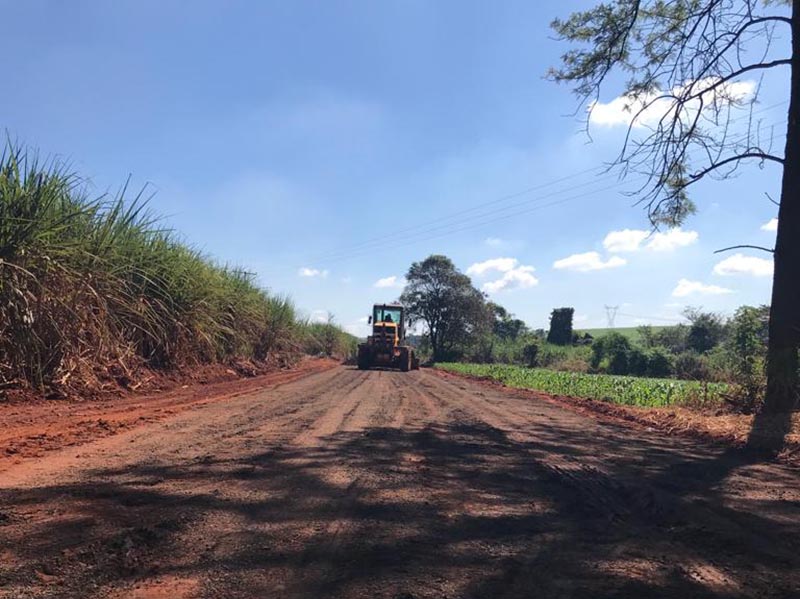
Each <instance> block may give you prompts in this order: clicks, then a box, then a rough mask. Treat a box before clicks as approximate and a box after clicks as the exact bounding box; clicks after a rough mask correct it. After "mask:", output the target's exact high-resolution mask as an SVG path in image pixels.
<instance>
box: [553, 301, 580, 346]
mask: <svg viewBox="0 0 800 599" xmlns="http://www.w3.org/2000/svg"><path fill="white" fill-rule="evenodd" d="M574 313H575V308H556V309H554V310H553V311H552V312H551V313H550V330H549V331H548V333H547V342H548V343H553V344H555V345H570V344H571V343H572V315H573V314H574Z"/></svg>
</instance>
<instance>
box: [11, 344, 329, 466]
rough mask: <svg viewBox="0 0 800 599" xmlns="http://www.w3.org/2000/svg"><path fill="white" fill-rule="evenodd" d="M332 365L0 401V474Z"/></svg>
mask: <svg viewBox="0 0 800 599" xmlns="http://www.w3.org/2000/svg"><path fill="white" fill-rule="evenodd" d="M338 364H339V362H337V361H335V360H330V359H324V358H308V359H305V360H301V361H300V362H299V363H298V364H297V365H296V366H295V367H293V368H290V369H282V370H275V371H273V372H268V373H266V374H260V375H257V376H249V377H247V378H243V377H242V375H241V373H238V372H236V371H234V370H232V369H230V368H227V367H218V368H207V369H204V370H202V371H200V372H195V373H192V376H184V377H183V378H172V379H169V380H163V381H161V383H162V384H164V385H166V386H168V387H169V388H170V389H168V390H166V391H164V390H162V391H158V392H155V393H153V392H150V393H133V392H128V393H124V394H120V392H119V390H117V392H115V393H105V394H101V395H100V396H99V397H95V398H90V399H86V400H76V399H43V398H41V397H39V398H37V397H36V396H35V395H33V394H26V395H24V396H21V397H18V398H16V399H11V400H9V401H5V402H0V471H2V470H3V469H5V468H7V467H9V466H10V465H12V464H14V463H17V462H19V461H21V460H22V459H23V458H29V457H39V456H42V455H44V454H45V452H48V451H53V450H56V449H60V448H62V447H67V446H74V445H80V444H82V443H86V442H89V441H92V440H94V439H98V438H102V437H107V436H109V435H113V434H115V433H118V432H121V431H125V430H129V429H131V428H133V427H136V426H141V425H144V424H148V423H152V422H156V421H158V420H162V419H164V418H166V417H168V416H171V415H174V414H177V413H179V412H181V411H183V410H187V409H190V408H192V407H197V406H200V405H203V404H205V403H208V402H210V401H214V402H216V401H225V400H226V399H230V398H233V397H236V396H238V395H241V394H243V393H248V392H252V391H253V390H256V389H264V388H274V387H275V386H277V385H281V384H286V383H288V382H291V381H293V380H297V379H298V378H301V377H303V376H307V375H309V374H312V373H314V372H320V371H323V370H326V369H329V368H334V367H336V366H337V365H338ZM248 374H250V373H248Z"/></svg>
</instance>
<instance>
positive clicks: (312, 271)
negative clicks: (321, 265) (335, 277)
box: [297, 266, 328, 279]
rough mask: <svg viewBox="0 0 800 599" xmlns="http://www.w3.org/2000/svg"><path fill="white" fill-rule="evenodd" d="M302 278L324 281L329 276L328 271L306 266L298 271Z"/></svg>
mask: <svg viewBox="0 0 800 599" xmlns="http://www.w3.org/2000/svg"><path fill="white" fill-rule="evenodd" d="M297 274H299V275H300V276H301V277H322V278H323V279H324V278H325V277H327V276H328V271H327V270H317V269H316V268H308V267H306V266H304V267H303V268H301V269H300V270H299V271H297Z"/></svg>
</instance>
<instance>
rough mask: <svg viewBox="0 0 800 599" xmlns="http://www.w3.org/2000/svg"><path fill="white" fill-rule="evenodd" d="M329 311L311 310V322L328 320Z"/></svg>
mask: <svg viewBox="0 0 800 599" xmlns="http://www.w3.org/2000/svg"><path fill="white" fill-rule="evenodd" d="M329 317H330V312H328V311H327V310H313V311H312V312H311V317H310V318H311V322H328V318H329Z"/></svg>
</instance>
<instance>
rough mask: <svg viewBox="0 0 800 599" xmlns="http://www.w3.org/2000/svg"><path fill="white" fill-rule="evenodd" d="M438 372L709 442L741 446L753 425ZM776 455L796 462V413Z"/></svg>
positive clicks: (722, 414) (799, 460)
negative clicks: (551, 393)
mask: <svg viewBox="0 0 800 599" xmlns="http://www.w3.org/2000/svg"><path fill="white" fill-rule="evenodd" d="M433 372H435V373H436V374H437V375H438V376H441V377H442V378H445V379H466V380H470V381H473V382H475V383H477V384H479V385H486V386H489V387H493V388H496V389H502V390H503V391H505V392H507V393H513V394H516V395H518V396H524V397H530V398H531V399H535V400H540V401H548V402H555V403H557V404H559V405H561V406H563V407H565V408H568V409H572V410H575V411H577V412H579V413H582V414H592V415H594V416H595V417H597V418H603V417H606V418H610V419H612V420H615V421H617V422H619V421H622V422H624V423H627V424H628V425H629V426H639V427H644V428H645V429H656V430H658V431H660V432H663V433H667V434H668V435H678V436H683V437H692V438H695V439H701V440H704V441H709V442H716V443H722V444H724V445H726V446H729V447H745V446H746V444H747V439H748V436H749V434H750V431H751V429H752V427H753V419H754V416H752V415H747V414H738V413H733V412H731V411H729V410H726V409H724V408H722V407H718V408H696V407H683V406H670V407H667V408H643V407H636V406H625V405H620V404H615V403H611V402H604V401H597V400H592V399H583V398H580V397H569V396H565V395H550V394H548V393H543V392H542V391H535V390H532V389H519V388H515V387H509V386H506V385H504V384H503V383H501V382H499V381H495V380H493V379H490V378H488V377H481V376H471V375H467V374H457V373H453V372H448V371H445V370H438V369H434V370H433ZM777 459H778V460H779V461H781V462H784V463H786V464H791V465H794V466H800V413H795V414H793V415H792V422H791V425H790V426H789V432H788V434H786V435H785V438H784V449H783V451H782V452H781V453H780V455H778V456H777Z"/></svg>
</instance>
